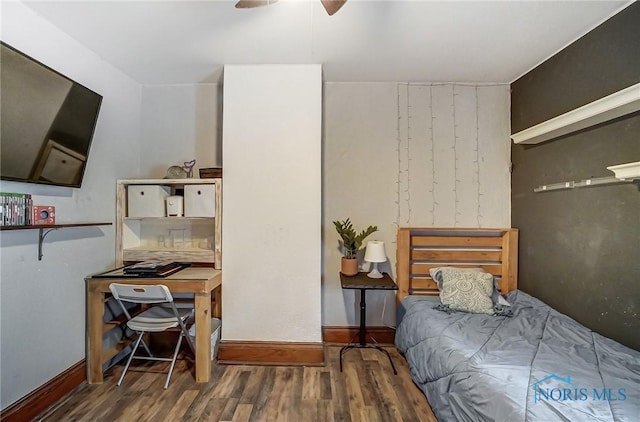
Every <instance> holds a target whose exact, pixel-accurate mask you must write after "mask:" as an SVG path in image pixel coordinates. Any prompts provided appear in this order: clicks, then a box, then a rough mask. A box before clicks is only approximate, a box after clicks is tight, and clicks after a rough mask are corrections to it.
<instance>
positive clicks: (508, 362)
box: [395, 228, 640, 422]
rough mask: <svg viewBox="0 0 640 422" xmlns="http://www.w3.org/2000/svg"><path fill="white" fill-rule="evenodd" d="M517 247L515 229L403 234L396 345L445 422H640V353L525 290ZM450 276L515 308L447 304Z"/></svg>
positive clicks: (403, 230)
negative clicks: (520, 284)
mask: <svg viewBox="0 0 640 422" xmlns="http://www.w3.org/2000/svg"><path fill="white" fill-rule="evenodd" d="M517 245H518V231H517V230H516V229H513V228H508V229H458V228H455V229H450V228H441V229H436V228H400V229H399V231H398V243H397V274H396V281H397V284H398V296H397V298H398V326H397V330H396V337H395V343H396V347H397V348H398V350H399V351H400V352H401V353H402V354H403V355H404V357H405V358H406V360H407V363H408V365H409V369H410V372H411V377H412V379H413V381H414V382H415V383H416V385H418V387H419V388H420V389H421V390H422V391H423V392H424V393H425V395H426V397H427V399H428V400H429V403H430V405H431V407H432V409H433V411H434V413H435V415H436V417H437V418H438V420H439V421H441V422H446V421H544V422H547V421H557V420H566V421H581V422H582V421H633V420H639V419H638V418H639V417H640V416H639V415H640V352H638V351H635V350H632V349H630V348H627V347H625V346H623V345H621V344H619V343H617V342H615V341H613V340H611V339H608V338H606V337H603V336H601V335H599V334H597V333H595V332H592V331H591V330H589V329H587V328H586V327H584V326H582V325H580V324H579V323H577V322H576V321H574V320H573V319H571V318H569V317H568V316H566V315H564V314H561V313H559V312H557V311H555V310H554V309H552V308H550V307H549V306H548V305H546V304H545V303H543V302H541V301H540V300H538V299H536V298H534V297H532V296H530V295H528V294H526V293H525V292H523V291H520V290H518V289H517V262H518V256H517V250H518V249H517ZM451 267H453V269H450V268H451ZM478 268H479V269H481V270H479V269H478ZM474 269H475V270H474ZM454 270H455V271H454ZM438 271H440V272H438ZM445 271H449V273H446V274H449V275H451V274H455V277H461V276H462V275H464V277H467V278H465V279H464V280H463V281H465V282H468V281H469V280H480V281H479V283H485V279H488V278H490V279H491V280H492V282H491V287H493V289H494V291H495V290H497V291H498V294H499V295H500V296H502V298H503V299H501V300H500V302H501V303H503V301H504V299H506V301H507V302H508V303H509V305H510V306H502V305H500V306H498V305H496V303H495V298H491V299H490V301H491V303H492V305H493V306H494V310H495V312H494V314H493V315H492V314H490V312H487V313H475V312H467V311H463V310H459V309H457V308H455V307H454V306H453V305H447V306H445V305H443V302H445V298H447V297H449V296H447V294H446V293H447V291H446V289H447V285H448V283H449V282H450V281H449V280H450V279H447V280H446V281H445V280H443V274H445ZM472 272H477V273H483V274H482V275H476V274H472ZM486 273H489V274H490V275H491V276H489V277H487V274H486ZM455 277H454V279H455ZM443 282H444V283H443ZM485 284H486V283H485ZM487 285H488V284H487ZM441 292H442V300H441V297H440V293H441ZM484 293H486V291H484ZM452 308H455V309H452ZM505 309H506V310H507V311H505V312H498V311H500V310H505ZM496 313H497V315H496Z"/></svg>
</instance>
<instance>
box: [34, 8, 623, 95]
mask: <svg viewBox="0 0 640 422" xmlns="http://www.w3.org/2000/svg"><path fill="white" fill-rule="evenodd" d="M25 3H26V4H27V5H28V6H30V7H31V8H32V9H34V10H35V11H36V12H37V13H39V14H40V15H42V16H44V17H45V18H46V19H48V20H50V21H51V22H52V23H53V24H55V25H56V26H57V27H59V28H61V29H62V30H63V31H65V32H66V33H68V34H69V35H71V36H72V37H74V38H76V39H77V40H79V41H80V42H81V43H82V44H84V45H85V46H87V47H88V48H90V49H91V50H93V51H94V52H96V53H97V54H98V55H99V56H101V57H102V58H104V59H105V60H106V61H108V62H109V63H112V64H113V65H115V66H116V67H118V68H119V69H121V70H122V71H123V72H125V73H126V74H128V75H130V76H131V77H132V78H134V79H135V80H136V81H138V82H139V83H141V84H182V83H201V82H218V81H219V80H220V75H221V73H222V68H223V66H224V65H225V64H261V63H278V64H281V63H286V64H294V63H300V64H305V63H322V65H323V72H324V80H325V81H332V82H338V81H407V82H475V83H510V82H513V81H514V80H515V79H517V78H518V77H519V76H521V75H523V74H524V73H526V72H527V71H529V70H531V69H532V68H534V67H535V66H536V65H538V64H539V63H541V62H542V61H544V60H545V59H547V58H548V57H550V56H552V55H553V54H555V53H556V52H558V51H559V50H561V49H562V48H564V47H565V46H566V45H568V44H569V43H571V42H572V41H574V40H576V39H577V38H579V37H580V36H582V35H584V34H585V33H587V32H589V31H590V30H591V29H593V28H594V27H596V26H597V25H599V24H600V23H602V22H603V21H604V20H606V19H607V18H609V17H611V16H613V15H614V14H615V13H617V12H618V11H620V10H621V9H622V8H624V7H626V6H628V5H629V4H630V3H631V2H630V1H629V0H625V1H613V0H606V1H594V0H589V1H576V0H571V1H548V0H547V1H516V0H512V1H365V0H349V1H348V2H347V3H346V4H345V5H344V6H343V7H342V9H341V10H339V11H338V12H337V13H336V14H335V15H333V16H328V15H327V14H326V12H325V11H324V9H323V7H322V5H321V4H320V1H319V0H280V1H279V2H277V3H275V4H272V5H270V6H265V7H260V8H254V9H236V8H234V4H235V1H229V0H220V1H210V0H209V1H155V2H149V1H120V2H115V1H89V0H86V1H70V2H66V1H30V0H27V1H26V2H25Z"/></svg>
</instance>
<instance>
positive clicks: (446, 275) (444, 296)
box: [440, 268, 494, 315]
mask: <svg viewBox="0 0 640 422" xmlns="http://www.w3.org/2000/svg"><path fill="white" fill-rule="evenodd" d="M441 273H442V290H441V291H440V301H441V302H442V304H443V305H445V306H448V307H449V308H450V309H452V310H455V311H464V312H471V313H475V314H489V315H493V314H494V309H493V300H492V299H491V295H492V293H493V288H494V282H493V276H492V275H491V274H489V273H486V272H484V271H459V269H456V268H442V269H441Z"/></svg>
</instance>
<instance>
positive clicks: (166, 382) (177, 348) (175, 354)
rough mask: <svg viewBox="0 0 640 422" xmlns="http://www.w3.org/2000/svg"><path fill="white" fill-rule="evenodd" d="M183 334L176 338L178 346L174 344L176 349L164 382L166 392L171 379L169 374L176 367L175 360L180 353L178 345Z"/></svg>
mask: <svg viewBox="0 0 640 422" xmlns="http://www.w3.org/2000/svg"><path fill="white" fill-rule="evenodd" d="M183 335H184V334H183V333H182V332H181V333H180V336H178V344H176V349H175V351H174V352H173V359H171V366H170V367H169V373H168V374H167V380H166V381H165V382H164V389H165V390H166V389H167V387H168V386H169V380H170V379H171V374H172V373H173V367H174V366H175V365H176V359H177V358H178V352H179V351H180V345H181V344H182V336H183Z"/></svg>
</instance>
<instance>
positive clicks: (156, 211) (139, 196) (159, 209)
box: [127, 185, 171, 217]
mask: <svg viewBox="0 0 640 422" xmlns="http://www.w3.org/2000/svg"><path fill="white" fill-rule="evenodd" d="M170 193H171V189H170V188H169V187H168V186H160V185H140V186H137V185H132V186H129V189H128V191H127V217H165V216H166V213H165V201H166V199H167V197H168V196H169V195H170Z"/></svg>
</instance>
